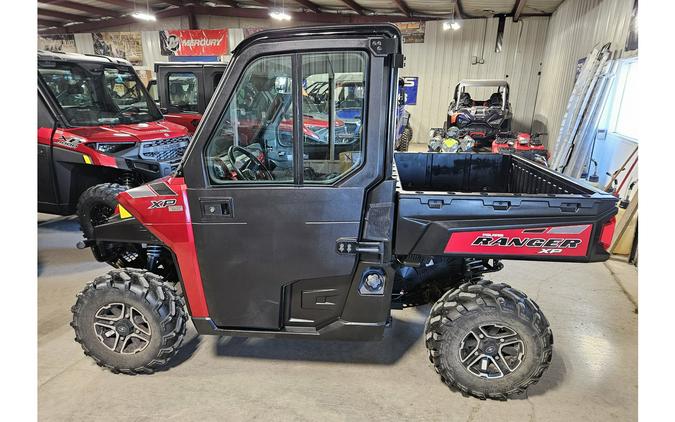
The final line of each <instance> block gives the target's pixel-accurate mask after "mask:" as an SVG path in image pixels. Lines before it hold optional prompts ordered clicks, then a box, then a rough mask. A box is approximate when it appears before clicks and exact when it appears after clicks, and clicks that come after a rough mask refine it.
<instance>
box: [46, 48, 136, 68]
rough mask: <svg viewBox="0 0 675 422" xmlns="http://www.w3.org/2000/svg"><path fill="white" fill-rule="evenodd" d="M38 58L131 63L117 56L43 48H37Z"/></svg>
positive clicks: (129, 64) (64, 60)
mask: <svg viewBox="0 0 675 422" xmlns="http://www.w3.org/2000/svg"><path fill="white" fill-rule="evenodd" d="M40 60H53V61H62V62H89V63H113V64H122V65H125V66H131V63H130V62H129V61H128V60H125V59H119V58H117V57H108V56H102V55H99V54H80V53H63V52H60V51H45V50H38V61H40Z"/></svg>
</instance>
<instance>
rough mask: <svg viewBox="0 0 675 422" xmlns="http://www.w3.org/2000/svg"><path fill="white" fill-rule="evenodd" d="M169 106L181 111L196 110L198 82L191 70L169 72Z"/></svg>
mask: <svg viewBox="0 0 675 422" xmlns="http://www.w3.org/2000/svg"><path fill="white" fill-rule="evenodd" d="M168 82H169V83H168V87H169V107H170V108H171V109H173V110H178V111H181V112H195V113H196V112H197V111H198V104H197V103H198V99H199V82H198V80H197V76H196V75H195V74H194V73H192V72H181V73H169V75H168Z"/></svg>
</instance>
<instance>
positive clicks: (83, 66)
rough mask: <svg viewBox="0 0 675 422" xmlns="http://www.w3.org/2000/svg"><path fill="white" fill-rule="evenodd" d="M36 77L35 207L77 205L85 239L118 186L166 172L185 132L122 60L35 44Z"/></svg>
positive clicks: (63, 210)
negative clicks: (51, 49)
mask: <svg viewBox="0 0 675 422" xmlns="http://www.w3.org/2000/svg"><path fill="white" fill-rule="evenodd" d="M37 79H38V122H37V123H38V130H37V141H38V210H39V211H40V212H46V213H50V214H59V215H69V214H73V213H74V212H75V211H77V214H78V217H79V220H80V226H81V227H82V231H83V232H84V235H85V237H87V238H89V237H91V235H92V228H93V225H95V224H97V223H101V222H103V221H105V219H106V218H107V217H109V216H110V215H112V213H113V211H114V209H115V207H116V205H117V201H116V200H115V196H116V195H117V194H118V193H120V192H121V191H123V190H125V189H128V188H130V187H134V186H138V185H140V184H142V183H145V182H147V181H150V180H153V179H157V178H159V177H162V176H166V175H168V174H171V172H172V171H173V170H175V169H176V167H177V166H178V163H179V162H180V159H181V157H182V155H183V152H184V151H185V149H186V148H187V144H188V142H189V141H190V138H189V137H188V136H187V135H188V134H187V130H186V129H185V128H184V127H182V126H179V125H176V124H174V123H171V122H168V121H166V120H165V119H164V117H163V116H162V113H160V111H159V109H158V108H157V106H156V105H155V103H154V102H153V101H152V100H151V99H150V97H149V95H148V93H147V91H146V89H145V87H144V86H143V84H142V83H141V81H140V79H139V78H138V76H137V75H136V72H135V71H134V69H133V67H132V66H131V63H129V62H128V61H126V60H123V59H116V58H111V57H106V56H97V55H85V54H74V53H52V52H48V51H38V75H37Z"/></svg>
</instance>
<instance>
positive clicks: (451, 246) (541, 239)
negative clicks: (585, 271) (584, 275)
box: [444, 224, 593, 256]
mask: <svg viewBox="0 0 675 422" xmlns="http://www.w3.org/2000/svg"><path fill="white" fill-rule="evenodd" d="M592 230H593V226H592V225H590V224H584V225H578V226H558V227H545V228H539V229H505V230H499V229H496V230H490V231H470V232H458V233H452V234H451V235H450V239H448V243H447V245H446V246H445V250H444V252H445V253H453V254H459V253H466V254H471V255H495V256H501V255H521V256H522V255H542V254H548V255H555V256H585V255H586V252H587V251H588V246H589V242H590V238H591V231H592Z"/></svg>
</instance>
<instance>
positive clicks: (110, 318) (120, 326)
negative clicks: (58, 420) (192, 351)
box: [70, 269, 187, 375]
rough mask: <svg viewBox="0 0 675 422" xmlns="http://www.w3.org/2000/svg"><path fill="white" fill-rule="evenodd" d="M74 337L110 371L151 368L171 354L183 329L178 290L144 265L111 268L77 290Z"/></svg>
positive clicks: (184, 314)
mask: <svg viewBox="0 0 675 422" xmlns="http://www.w3.org/2000/svg"><path fill="white" fill-rule="evenodd" d="M71 310H72V312H73V321H72V322H71V324H70V325H71V326H72V327H73V328H74V329H75V341H77V342H78V343H80V345H81V346H82V349H83V350H84V354H85V355H87V356H91V357H92V359H94V361H96V363H97V364H98V365H99V366H102V367H104V368H107V369H109V370H110V371H112V372H114V373H124V374H130V375H133V374H142V373H152V372H154V371H155V370H156V369H158V368H160V367H162V366H164V365H165V364H166V363H167V362H168V361H169V359H170V358H171V357H172V356H173V355H175V353H176V351H177V350H178V348H179V346H180V344H181V343H182V341H183V337H184V336H185V331H186V321H187V312H186V310H185V302H184V300H183V297H182V295H180V294H179V293H178V292H177V291H176V289H175V288H174V287H173V286H172V285H171V284H169V283H167V282H165V281H164V280H163V279H162V277H160V276H158V275H155V274H152V273H149V272H147V271H145V270H137V269H127V270H113V271H110V272H109V273H108V274H106V275H104V276H101V277H98V278H96V280H94V281H93V282H92V283H89V285H87V287H86V288H85V289H84V290H83V291H82V292H81V293H79V294H78V295H77V302H76V303H75V305H74V306H73V307H72V309H71Z"/></svg>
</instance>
